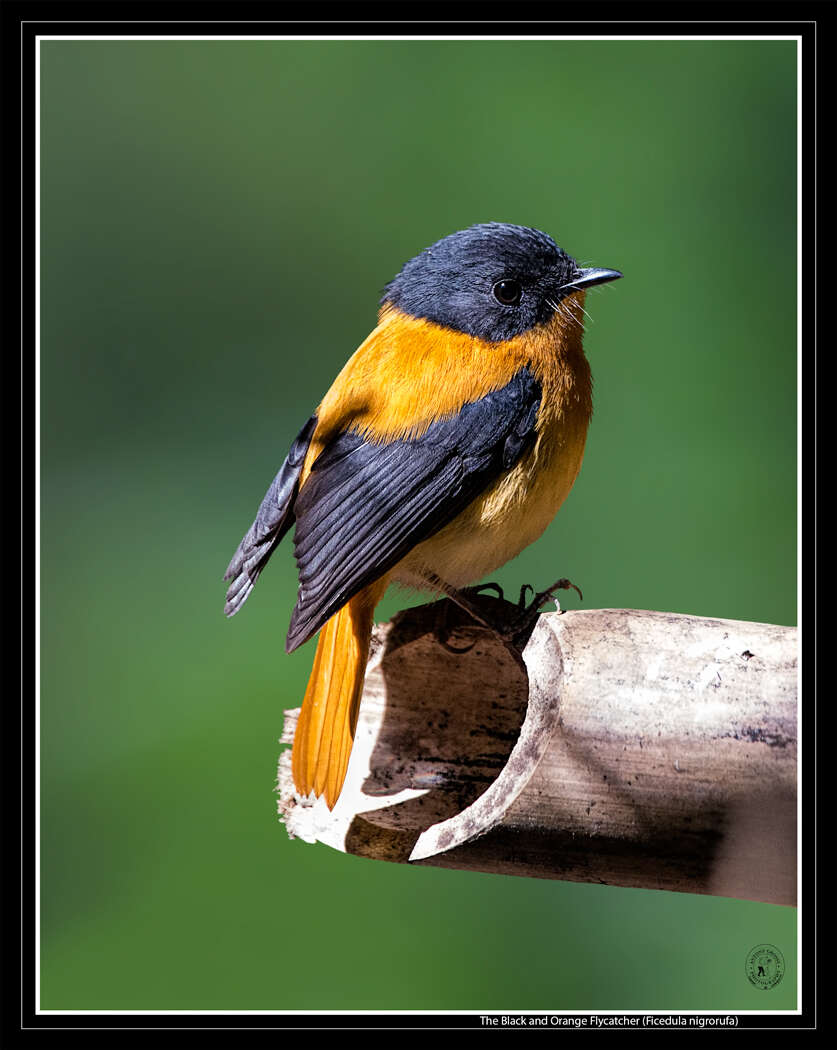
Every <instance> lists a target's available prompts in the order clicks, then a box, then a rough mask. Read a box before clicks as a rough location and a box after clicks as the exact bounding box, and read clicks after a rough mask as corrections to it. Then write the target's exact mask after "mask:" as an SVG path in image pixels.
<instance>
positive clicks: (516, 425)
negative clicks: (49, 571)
mask: <svg viewBox="0 0 837 1050" xmlns="http://www.w3.org/2000/svg"><path fill="white" fill-rule="evenodd" d="M540 398H541V389H540V385H539V383H538V382H537V380H536V379H535V378H534V377H533V376H532V374H531V372H530V371H529V370H528V369H527V368H523V369H521V370H520V371H519V372H518V373H517V374H516V375H515V376H514V378H513V379H512V380H511V381H510V382H509V383H508V384H507V385H506V386H505V387H503V388H502V389H500V390H495V391H492V392H491V393H490V394H487V395H485V397H482V398H480V399H479V400H478V401H473V402H469V403H468V404H466V405H464V406H463V407H462V409H461V410H460V411H459V413H458V414H457V415H456V416H453V417H450V418H447V419H442V420H438V421H437V422H435V423H433V424H431V426H430V427H429V428H428V429H427V431H426V432H425V433H424V434H423V435H422V436H421V437H418V438H414V439H408V440H401V441H390V442H380V443H376V442H374V441H371V440H368V439H367V438H364V437H363V436H362V435H360V434H357V433H355V432H353V431H351V430H346V431H344V432H342V433H341V434H339V435H338V436H337V437H336V438H335V440H334V441H333V442H332V444H331V445H329V447H328V448H326V449H325V450H324V451H323V452H322V453H321V455H320V456H319V457H318V458H317V460H316V462H315V463H314V465H313V467H312V469H311V473H310V475H309V476H308V478H307V480H306V482H305V484H304V485H303V486H302V488H301V490H300V491H299V493H298V495H297V496H296V500H295V503H294V505H293V513H294V515H295V517H296V531H295V534H294V553H295V556H296V560H297V565H298V568H299V594H298V598H297V604H296V608H295V609H294V613H293V616H292V618H291V624H290V628H289V630H288V638H287V642H286V648H287V650H288V652H292V651H293V650H294V649H296V648H297V647H298V646H299V645H301V644H302V643H303V642H305V641H307V639H308V638H310V637H311V636H312V635H313V634H315V633H316V631H318V630H319V629H320V627H322V625H323V624H324V623H325V622H326V621H327V620H328V619H329V618H330V617H331V616H332V615H333V614H334V613H335V612H336V611H337V610H338V609H339V608H340V607H341V606H343V605H345V603H346V602H347V601H349V600H350V599H351V598H352V597H353V596H354V595H355V594H357V593H358V591H360V590H362V589H363V588H364V587H365V586H367V585H368V584H369V583H371V582H373V581H374V580H376V579H379V578H380V577H381V576H383V575H384V573H386V572H387V571H388V570H389V569H391V568H392V567H393V566H394V565H396V564H397V563H398V562H399V561H400V560H401V559H402V558H403V557H404V556H405V555H406V554H407V553H408V551H410V550H411V549H412V548H413V547H414V546H416V544H418V543H421V542H422V541H423V540H425V539H427V538H428V537H429V536H431V535H433V534H434V533H435V532H437V531H438V530H439V529H441V528H443V527H444V526H445V525H447V524H448V523H449V522H450V521H452V520H453V519H454V518H455V517H456V516H457V514H459V513H460V512H461V511H462V510H464V509H465V507H466V506H467V505H468V504H469V503H470V502H471V501H472V500H473V499H474V498H476V496H478V495H479V494H480V492H482V491H484V490H485V489H486V488H487V487H488V486H489V485H490V484H492V483H493V482H494V481H495V480H496V479H497V478H498V477H500V476H501V475H502V473H503V472H504V471H506V470H508V469H510V468H511V466H513V465H514V463H516V462H517V460H518V459H519V458H520V457H521V456H522V455H523V454H524V452H525V451H526V450H527V449H528V448H529V447H531V444H532V443H533V442H534V439H535V425H536V420H537V414H538V408H539V406H540Z"/></svg>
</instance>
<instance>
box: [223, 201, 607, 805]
mask: <svg viewBox="0 0 837 1050" xmlns="http://www.w3.org/2000/svg"><path fill="white" fill-rule="evenodd" d="M621 276H622V274H621V272H620V271H618V270H611V269H604V268H601V267H583V266H580V265H579V264H578V263H577V262H576V260H575V259H574V258H573V257H571V256H570V255H568V254H567V253H566V252H565V251H564V250H562V249H561V248H559V247H558V245H557V244H556V242H555V241H554V240H553V239H552V238H551V237H550V236H549V235H548V234H546V233H544V232H542V231H540V230H538V229H534V228H532V227H527V226H520V225H515V224H512V223H501V222H487V223H478V224H476V225H473V226H469V227H468V228H466V229H463V230H459V231H457V232H455V233H452V234H450V235H448V236H446V237H443V238H442V239H440V240H438V241H436V242H435V243H433V244H432V245H430V246H429V247H428V248H425V249H424V250H423V251H421V252H419V253H418V254H417V255H416V256H415V257H414V258H412V259H410V260H409V261H408V262H407V263H405V264H404V266H403V267H402V268H401V270H400V271H399V272H398V274H397V275H396V276H395V278H394V279H393V280H391V281H390V282H389V283H388V284H387V285H386V286H385V288H384V291H383V295H382V297H381V299H380V302H379V310H378V321H377V325H376V327H375V328H374V329H373V331H372V332H371V333H370V334H369V336H368V337H367V338H366V339H365V340H364V341H363V342H362V343H361V345H360V346H359V347H358V349H357V350H356V351H355V353H354V354H353V355H352V356H351V357H350V358H349V360H348V362H347V363H346V365H345V366H344V367H343V369H342V370H341V371H340V373H339V374H338V376H337V378H336V379H335V380H334V382H333V384H332V386H331V387H330V389H329V390H328V392H327V393H326V395H325V397H324V398H323V400H322V401H321V402H320V405H319V407H318V408H317V409H316V411H315V412H314V413H313V414H312V415H311V417H310V418H309V419H308V420H307V422H306V423H305V424H304V426H303V427H302V429H301V430H300V431H299V433H298V435H297V437H296V438H295V440H294V441H293V443H292V445H291V447H290V451H289V452H288V455H287V457H286V459H285V461H284V463H283V464H282V466H281V467H280V469H279V472H278V473H277V475H276V477H275V478H274V480H273V482H272V483H271V485H270V487H269V488H268V490H267V493H266V495H265V497H264V499H263V501H262V504H261V506H260V507H259V510H258V512H257V514H256V518H255V520H254V521H253V524H252V525H251V526H250V528H249V530H248V531H247V533H246V534H245V536H244V538H243V539H242V541H241V543H240V544H239V546H238V549H237V550H236V552H235V554H234V555H233V558H232V560H231V561H230V564H229V567H228V568H227V571H226V573H225V574H224V579H225V580H227V581H231V582H230V584H229V588H228V590H227V594H226V603H225V606H224V612H225V614H226V615H227V616H234V615H235V614H236V613H237V612H238V611H239V610H240V609H241V607H242V605H243V603H244V602H245V601H246V599H247V598H248V596H249V595H250V593H251V592H252V590H253V587H254V585H255V583H256V581H257V579H258V577H259V574H260V573H261V571H262V570H263V569H264V567H265V565H266V563H267V561H268V559H269V558H270V557H271V555H272V554H273V552H274V550H275V549H276V547H277V546H278V545H279V543H280V542H281V540H282V539H283V537H284V536H285V535H286V534H287V533H288V532H289V531H290V529H291V528H292V527H293V528H294V537H293V546H294V555H295V559H296V564H297V569H298V576H299V588H298V593H297V600H296V605H295V607H294V609H293V612H292V615H291V620H290V626H289V629H288V633H287V638H286V644H285V648H286V650H287V652H289V653H290V652H293V651H294V650H295V649H296V648H298V647H299V646H300V645H302V644H303V643H304V642H306V641H308V639H310V638H312V637H313V636H314V635H315V634H316V633H317V632H319V640H318V643H317V647H316V652H315V655H314V660H313V666H312V669H311V675H310V678H309V681H308V685H307V688H306V692H305V697H304V700H303V703H302V709H301V712H300V715H299V719H298V722H297V727H296V731H295V736H294V743H293V749H292V771H293V779H294V785H295V788H296V791H297V792H298V793H299V795H300V796H301V797H313V798H315V799H316V798H320V797H324V798H325V802H326V805H327V806H328V808H329V810H332V809H333V808H334V806H335V804H336V802H337V800H338V798H339V796H340V792H341V789H342V786H343V783H344V781H345V777H346V771H347V768H348V762H349V756H350V753H351V749H352V743H353V739H354V732H355V728H356V723H357V717H358V708H359V704H360V697H361V693H362V689H363V680H364V673H365V668H366V662H367V657H368V653H369V645H370V638H371V632H372V627H373V624H374V611H375V607H376V605H377V604H378V603H379V601H380V600H381V599H382V597H383V595H384V593H385V592H386V590H387V589H388V587H389V586H390V584H400V585H403V586H406V587H408V588H412V589H414V590H418V591H429V592H431V593H434V594H436V595H437V596H439V595H447V596H448V597H449V598H451V599H453V600H454V601H455V602H457V603H458V604H460V605H462V606H463V607H464V608H465V609H467V610H468V611H469V612H470V613H471V614H472V615H473V617H474V618H475V619H476V620H477V622H480V623H483V625H486V626H489V627H492V626H493V625H492V624H491V623H487V624H486V622H485V619H484V617H483V616H481V615H480V613H479V612H478V610H477V607H476V603H475V602H474V600H473V591H474V590H479V588H478V587H475V586H474V585H475V584H476V583H477V581H479V580H481V579H483V578H484V577H485V576H486V575H488V574H490V573H492V572H493V571H495V570H496V569H497V568H499V567H500V566H501V565H504V564H505V563H506V562H508V561H510V560H511V559H512V558H514V557H516V556H517V555H518V554H519V553H520V552H521V551H522V550H523V549H524V548H525V547H527V546H528V545H529V544H531V543H533V542H534V541H535V540H536V539H537V538H538V537H539V536H540V535H541V534H542V533H543V531H544V529H545V528H546V527H547V525H548V524H549V523H550V522H551V521H552V519H553V517H554V516H555V514H556V512H557V511H558V509H559V508H560V506H561V505H562V503H563V502H564V500H565V498H566V496H567V494H568V493H569V491H570V489H571V488H572V486H573V483H574V482H575V479H576V477H577V475H578V473H579V470H580V468H581V463H582V458H583V455H584V446H585V441H586V436H587V429H588V424H589V422H590V418H591V414H592V379H591V373H590V367H589V364H588V362H587V359H586V356H585V353H584V349H583V345H582V344H583V334H584V324H583V320H584V316H585V314H586V311H585V310H584V301H585V295H586V292H587V289H588V288H590V287H592V286H594V285H599V284H604V283H606V282H609V281H613V280H615V279H617V278H619V277H621ZM483 586H491V585H483ZM560 586H574V585H572V584H570V583H569V581H568V580H566V579H562V580H561V581H559V583H558V584H556V585H553V588H551V589H550V590H549V591H545V592H541V593H540V594H538V595H536V596H535V598H534V600H533V602H532V603H531V604H530V605H529V606H527V607H525V608H522V611H521V617H522V619H521V621H520V623H518V624H516V625H515V626H516V628H519V627H520V625H521V623H522V622H523V620H525V619H526V618H527V617H528V618H529V619H531V616H532V615H534V616H535V617H537V613H538V609H539V608H541V607H542V606H543V604H544V599H545V598H550V597H554V595H553V594H552V591H553V590H554V589H556V588H557V587H560ZM525 593H526V588H524V589H523V590H522V591H521V607H523V606H524V601H523V599H524V596H525ZM508 634H509V632H508V631H507V632H506V636H508Z"/></svg>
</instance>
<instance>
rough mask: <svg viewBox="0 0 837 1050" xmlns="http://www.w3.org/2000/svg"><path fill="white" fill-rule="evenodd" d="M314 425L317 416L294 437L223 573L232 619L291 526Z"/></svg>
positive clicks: (227, 610) (228, 611) (228, 607)
mask: <svg viewBox="0 0 837 1050" xmlns="http://www.w3.org/2000/svg"><path fill="white" fill-rule="evenodd" d="M316 426H317V417H316V416H312V417H311V418H310V419H309V420H308V422H307V423H306V424H305V426H304V427H303V428H302V430H300V432H299V434H297V436H296V439H295V440H294V443H293V444H292V445H291V450H290V452H289V453H288V455H287V458H286V459H285V462H284V463H283V464H282V466H281V467H280V469H279V473H278V474H277V475H276V477H275V478H274V479H273V482H272V483H271V486H270V488H269V489H268V490H267V493H266V494H265V497H264V499H263V500H262V505H261V506H260V507H259V510H258V513H257V514H256V520H255V521H254V522H253V524H252V525H251V526H250V528H249V529H248V530H247V534H246V535H245V537H244V539H243V540H242V541H241V543H240V544H239V545H238V550H237V551H236V552H235V554H234V555H233V559H232V561H231V562H230V564H229V567H228V568H227V571H226V572H225V573H224V579H225V580H232V583H231V584H230V586H229V589H228V590H227V601H226V605H225V606H224V612H225V613H226V614H227V616H235V614H236V613H237V612H238V610H239V609H240V608H241V606H242V605H243V604H244V602H245V601H246V600H247V597H248V595H249V594H250V591H252V589H253V587H254V586H255V584H256V580H257V579H258V578H259V573H260V572H261V571H262V569H263V568H264V567H265V565H266V564H267V560H268V558H269V557H270V556H271V554H272V553H273V551H274V549H275V548H276V546H277V545H278V544H279V542H280V540H281V539H282V537H283V536H284V535H285V533H286V532H287V531H288V529H289V528H290V527H291V525H293V523H294V498H295V497H296V493H297V486H298V483H299V475H300V471H301V470H302V464H303V462H304V461H305V456H306V454H307V452H308V446H309V445H310V444H311V437H312V436H313V434H314V430H315V429H316Z"/></svg>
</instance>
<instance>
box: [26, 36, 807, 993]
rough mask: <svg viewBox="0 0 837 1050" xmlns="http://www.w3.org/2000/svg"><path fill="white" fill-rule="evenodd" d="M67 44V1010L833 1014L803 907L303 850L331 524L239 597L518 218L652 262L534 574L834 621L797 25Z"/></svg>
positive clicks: (609, 328) (56, 931) (57, 178)
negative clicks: (802, 313) (808, 945)
mask: <svg viewBox="0 0 837 1050" xmlns="http://www.w3.org/2000/svg"><path fill="white" fill-rule="evenodd" d="M41 63H42V64H41V158H42V161H41V180H42V181H41V221H42V347H41V382H42V402H41V409H42V417H41V436H42V485H41V497H42V518H41V559H42V560H41V568H42V577H41V617H42V619H41V646H42V648H41V673H42V694H41V734H42V765H41V775H42V796H41V797H42V825H41V827H42V900H41V905H42V955H41V976H42V989H41V991H42V1000H41V1005H42V1007H43V1008H45V1009H123V1010H134V1009H147V1010H152V1009H196V1010H203V1009H214V1010H226V1009H258V1010H272V1009H276V1010H313V1009H331V1010H346V1009H357V1010H363V1009H404V1010H413V1009H422V1010H434V1009H465V1010H469V1009H470V1010H477V1009H506V1008H508V1009H541V1010H549V1009H556V1010H557V1009H704V1008H706V1009H718V1010H745V1009H765V1008H766V1009H788V1008H793V1007H795V1006H796V977H797V974H796V946H795V938H796V911H795V910H794V909H790V908H780V907H773V906H768V905H762V904H755V903H746V902H739V901H732V900H725V899H713V898H709V897H700V896H690V895H681V894H670V893H660V892H651V891H638V890H626V889H620V888H615V887H607V886H592V885H575V884H570V883H561V882H548V881H538V880H529V879H516V878H509V877H502V876H490V875H479V874H470V873H464V872H452V871H444V870H437V869H432V868H410V867H407V866H403V865H387V864H384V863H375V862H371V861H366V860H361V859H357V858H353V857H347V856H343V855H341V854H339V853H336V852H333V851H331V850H329V849H327V848H326V847H322V846H310V845H305V844H304V843H302V842H299V841H294V842H291V841H289V840H288V838H287V836H286V834H285V830H284V828H283V826H282V825H280V824H279V823H278V822H277V817H276V800H275V796H274V794H273V788H274V781H275V772H276V761H277V754H278V752H279V747H278V745H277V738H278V736H279V734H280V731H281V727H282V709H283V708H286V707H294V706H296V705H297V704H298V703H299V701H300V698H301V695H302V691H303V689H304V684H305V681H306V678H307V674H308V670H309V665H310V660H311V655H312V649H313V643H309V644H308V645H306V646H305V647H304V648H303V649H302V650H300V651H298V652H297V653H295V654H294V655H293V656H286V655H285V653H284V648H283V640H284V635H285V631H286V628H287V624H288V619H289V616H290V612H291V608H292V606H293V603H294V598H295V589H296V579H295V569H294V564H293V558H292V553H291V547H290V544H289V543H287V542H286V543H285V544H284V546H283V548H282V549H280V551H279V552H278V553H277V555H275V556H274V559H273V561H272V562H271V564H270V567H269V571H267V572H266V573H265V575H264V576H263V578H262V581H261V582H260V584H259V586H258V588H257V590H256V592H255V593H254V595H253V597H252V598H251V600H250V602H249V603H248V605H247V608H246V609H245V611H244V612H243V614H242V615H240V616H238V617H237V618H236V619H235V620H233V621H230V622H228V621H226V620H225V619H224V617H223V615H222V611H221V610H222V605H223V595H224V587H223V585H222V583H221V574H222V573H223V571H224V569H225V567H226V564H227V561H228V560H229V557H230V556H231V554H232V552H233V550H234V549H235V547H236V545H237V543H238V541H239V539H240V537H241V535H242V534H243V532H244V531H245V530H246V528H247V527H248V526H249V524H250V521H251V519H252V516H253V513H254V512H255V510H256V508H257V506H258V504H259V502H260V500H261V497H262V495H263V493H264V490H265V489H266V487H267V485H268V483H269V482H270V480H271V478H272V477H273V474H274V472H275V471H276V469H277V468H278V466H279V464H280V463H281V461H282V459H283V457H284V456H285V453H286V451H287V448H288V445H289V443H290V441H291V440H292V438H293V437H294V435H295V434H296V432H297V430H298V428H299V427H300V425H301V424H302V423H303V421H304V420H305V419H306V418H307V417H308V415H309V414H310V412H311V411H312V409H313V408H314V407H315V406H316V404H317V403H318V401H319V399H320V398H321V397H322V395H323V394H324V392H325V391H326V389H327V388H328V386H329V384H330V382H331V380H332V379H333V377H334V375H335V374H336V373H337V371H338V369H339V368H340V367H341V365H342V364H343V362H344V361H345V359H346V358H347V357H348V356H349V355H350V354H351V353H352V351H353V350H354V349H355V347H356V346H357V345H358V344H359V343H360V342H361V340H362V339H363V338H364V336H365V335H366V333H367V332H368V331H369V330H370V328H371V327H372V326H373V324H374V320H375V311H376V303H377V299H378V295H379V292H380V290H381V288H382V287H383V285H384V284H385V282H386V281H388V280H389V279H390V278H391V277H392V276H393V274H394V273H395V272H396V271H397V269H398V268H399V267H400V266H401V264H402V263H403V262H404V261H405V260H406V259H408V258H409V257H411V256H412V255H414V254H415V253H416V252H417V251H419V250H420V249H421V248H423V247H425V246H426V245H428V244H429V243H431V242H432V241H434V240H436V239H437V238H438V237H441V236H443V235H445V234H447V233H450V232H452V231H454V230H457V229H460V228H462V227H464V226H467V225H469V224H471V223H474V222H483V221H487V220H501V221H507V222H516V223H522V224H527V225H533V226H537V227H540V228H542V229H544V230H546V231H548V232H549V233H551V234H552V235H553V236H554V237H555V238H556V240H558V242H559V243H560V244H561V245H562V246H563V247H564V248H566V249H567V250H568V251H569V252H570V253H572V254H573V255H575V256H576V257H577V258H578V259H579V260H581V261H582V262H584V263H588V264H590V263H595V264H599V265H604V266H610V267H616V268H618V269H620V270H622V271H623V272H624V274H625V278H624V280H622V281H618V282H616V283H615V284H613V285H608V286H605V287H603V288H601V289H596V290H594V291H593V292H591V293H590V294H589V295H588V300H587V309H588V311H589V312H590V314H591V315H592V317H593V323H592V324H590V323H589V322H588V330H587V338H586V347H587V352H588V356H589V358H590V361H591V364H592V368H593V374H594V377H595V383H596V386H595V416H594V420H593V425H592V428H591V431H590V437H589V442H588V446H587V454H586V459H585V465H584V468H583V469H582V472H581V475H580V477H579V480H578V482H577V484H576V486H575V489H574V491H573V493H572V495H571V496H570V498H569V499H568V501H567V503H566V504H565V506H564V508H563V509H562V511H561V513H560V514H559V515H558V518H557V519H556V521H555V522H554V523H553V525H552V526H551V527H550V529H549V530H548V532H547V533H546V534H545V536H544V537H543V538H542V539H541V540H540V541H539V542H538V543H537V544H535V545H533V546H532V547H531V548H529V549H528V550H527V551H526V552H525V553H524V554H523V555H521V557H520V558H519V559H517V561H515V562H514V563H512V564H510V565H508V566H506V567H505V568H504V569H503V570H501V571H500V572H498V573H497V574H496V578H497V579H498V580H499V581H500V582H501V583H503V584H505V585H507V586H509V587H510V588H511V589H512V590H514V589H515V588H516V587H517V586H518V585H519V584H520V583H521V582H531V583H535V584H541V585H542V584H545V583H547V582H551V581H552V580H553V579H554V578H555V577H556V576H559V575H562V574H567V575H569V576H571V577H572V579H573V580H575V581H577V582H578V583H580V584H581V585H582V588H583V591H584V598H585V602H584V606H583V607H585V608H596V607H614V606H615V607H632V608H647V609H659V610H676V611H681V612H686V613H695V614H699V615H717V616H722V617H730V618H738V619H743V620H760V621H769V622H773V623H782V624H792V623H794V622H795V617H796V367H797V354H796V303H795V279H796V278H795V275H796V158H795V149H796V45H795V44H794V43H792V42H781V41H766V42H756V41H751V42H733V41H729V42H699V41H686V42H666V41H660V42H643V41H622V42H619V41H615V42H607V41H600V42H596V41H593V42H581V41H579V42H559V41H556V42H550V41H536V42H524V41H520V42H511V43H510V42H499V41H498V42H476V41H475V42H468V41H452V42H444V41H435V42H406V41H405V42H362V41H348V42H326V41H315V42H304V41H298V42H280V41H277V42H272V41H255V42H246V41H244V42H235V41H233V42H222V41H206V42H165V41H155V42H128V41H116V42H105V41H103V42H72V41H69V42H59V41H52V42H49V41H47V42H45V43H44V44H43V45H42V49H41ZM578 604H579V603H578V600H577V599H576V598H575V596H574V595H572V594H570V595H569V596H567V597H566V602H565V607H567V608H572V607H576V606H577V605H578ZM398 607H399V597H398V595H395V596H394V597H392V596H391V597H389V598H388V599H387V601H386V602H385V604H384V605H383V606H382V607H381V613H382V618H386V617H387V616H388V615H390V614H391V613H392V612H393V611H395V609H396V608H398ZM763 942H771V943H773V944H775V945H777V946H778V947H780V948H781V950H782V952H783V953H784V955H785V959H786V961H787V967H788V969H787V975H786V978H785V980H784V981H783V982H782V984H781V985H779V986H778V987H777V988H776V989H775V990H773V991H770V992H764V991H760V990H757V989H755V988H753V987H752V986H751V985H750V984H749V983H748V981H747V979H746V977H745V973H744V961H745V957H746V955H747V952H748V951H749V950H750V949H751V948H752V947H753V946H754V945H756V944H758V943H763Z"/></svg>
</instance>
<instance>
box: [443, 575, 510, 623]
mask: <svg viewBox="0 0 837 1050" xmlns="http://www.w3.org/2000/svg"><path fill="white" fill-rule="evenodd" d="M425 579H426V580H427V583H428V585H429V586H430V587H432V588H433V590H434V591H439V592H440V593H441V594H444V595H445V596H446V597H448V598H450V600H451V601H452V602H453V603H454V604H455V605H458V606H459V608H460V609H464V610H465V612H466V613H468V615H469V616H470V617H471V619H472V620H476V622H477V623H478V624H479V625H480V627H485V628H486V629H487V630H489V631H494V630H495V628H494V625H493V624H491V623H489V622H488V620H486V618H485V616H484V615H483V613H482V612H481V611H480V609H478V608H477V606H476V604H475V603H474V602H473V601H472V600H471V598H470V597H469V595H468V592H469V591H470V592H471V594H474V593H475V592H478V591H479V590H480V588H478V587H468V588H467V589H465V590H461V591H458V590H457V589H456V588H455V587H453V586H451V584H449V583H445V581H444V580H442V579H440V578H439V577H438V576H437V575H436V574H435V573H432V572H428V573H426V574H425ZM485 586H486V587H488V586H490V587H496V588H498V589H499V584H496V583H493V584H486V585H485ZM495 633H496V632H495Z"/></svg>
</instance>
